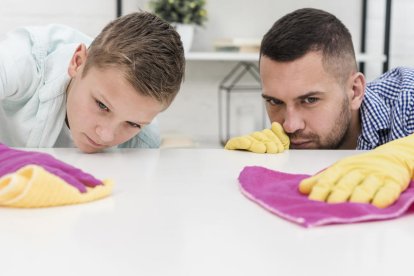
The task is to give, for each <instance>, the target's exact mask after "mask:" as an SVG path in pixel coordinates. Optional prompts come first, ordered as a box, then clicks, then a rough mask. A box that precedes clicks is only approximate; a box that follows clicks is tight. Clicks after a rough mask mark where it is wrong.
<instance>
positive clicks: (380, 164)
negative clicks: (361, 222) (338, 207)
mask: <svg viewBox="0 0 414 276" xmlns="http://www.w3.org/2000/svg"><path fill="white" fill-rule="evenodd" d="M413 177H414V134H411V135H409V136H407V137H405V138H401V139H398V140H394V141H392V142H389V143H387V144H384V145H382V146H380V147H377V148H376V149H374V150H372V151H370V152H366V153H363V154H360V155H356V156H351V157H348V158H345V159H343V160H340V161H338V162H337V163H335V164H334V165H333V166H331V167H329V168H327V169H326V170H324V171H322V172H320V173H318V174H316V175H314V176H312V177H310V178H307V179H304V180H303V181H302V182H301V183H300V184H299V191H300V192H301V193H303V194H308V195H309V198H310V199H313V200H318V201H326V202H329V203H339V202H345V201H350V202H360V203H371V204H373V205H375V206H377V207H379V208H385V207H387V206H389V205H391V204H393V203H394V202H395V201H396V200H397V199H398V198H399V196H400V194H401V193H402V192H403V191H404V190H405V189H407V187H408V185H409V183H410V181H411V180H412V179H413Z"/></svg>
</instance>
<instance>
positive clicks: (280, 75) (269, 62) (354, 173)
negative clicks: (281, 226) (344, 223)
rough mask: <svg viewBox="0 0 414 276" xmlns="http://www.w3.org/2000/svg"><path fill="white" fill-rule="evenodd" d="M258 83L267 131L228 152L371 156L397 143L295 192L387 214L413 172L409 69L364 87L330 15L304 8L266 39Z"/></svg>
mask: <svg viewBox="0 0 414 276" xmlns="http://www.w3.org/2000/svg"><path fill="white" fill-rule="evenodd" d="M260 76H261V79H262V88H263V94H262V96H263V99H264V100H265V102H266V109H267V113H268V116H269V118H270V120H271V122H272V129H271V130H263V131H261V132H255V133H252V134H250V135H246V136H242V137H235V138H232V139H230V140H229V141H228V143H227V144H226V149H244V150H249V151H253V152H258V153H259V152H261V153H264V152H268V153H277V152H282V151H284V150H285V149H288V148H291V149H365V150H369V149H374V148H376V147H378V146H380V145H383V144H386V143H388V142H390V141H392V140H396V139H397V140H396V141H395V142H393V143H390V144H386V145H384V146H382V147H380V148H378V149H377V150H374V151H373V152H369V153H366V154H363V155H360V156H355V157H350V158H348V159H345V160H342V161H339V162H338V163H337V164H335V165H334V166H332V167H331V168H328V169H327V170H325V171H324V172H322V173H320V174H318V175H316V176H314V177H312V178H309V179H307V180H304V181H302V183H301V184H300V186H299V189H300V191H301V192H302V193H305V194H310V198H311V199H316V200H324V201H325V200H326V201H328V202H343V201H347V200H350V201H354V202H371V203H372V204H374V205H376V206H378V207H386V206H389V205H390V204H392V203H393V202H394V201H395V200H396V199H397V198H398V196H399V194H400V193H401V192H402V191H403V190H405V189H406V188H407V187H408V183H409V182H410V180H411V179H412V177H413V172H414V151H413V148H414V135H412V133H413V132H414V70H412V69H408V68H396V69H394V70H391V71H390V72H388V73H386V74H384V75H382V76H381V77H380V78H379V79H377V80H375V81H373V82H371V83H369V84H367V85H366V82H365V77H364V75H363V74H362V73H360V72H358V69H357V64H356V60H355V53H354V49H353V44H352V39H351V35H350V33H349V31H348V30H347V28H346V27H345V26H344V25H343V24H342V22H340V21H339V20H338V19H337V18H336V17H335V16H334V15H332V14H330V13H327V12H325V11H322V10H317V9H311V8H306V9H300V10H297V11H294V12H292V13H290V14H287V15H286V16H284V17H282V18H281V19H279V20H278V21H277V22H276V23H275V24H274V25H273V26H272V28H271V29H270V30H269V31H268V32H267V33H266V34H265V36H264V38H263V41H262V44H261V49H260ZM406 136H408V137H407V138H403V137H406ZM399 138H402V139H399ZM400 176H403V177H400ZM357 187H358V188H357Z"/></svg>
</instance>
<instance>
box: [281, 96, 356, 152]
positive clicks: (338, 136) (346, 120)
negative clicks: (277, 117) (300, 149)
mask: <svg viewBox="0 0 414 276" xmlns="http://www.w3.org/2000/svg"><path fill="white" fill-rule="evenodd" d="M350 124H351V111H350V110H349V100H348V98H346V97H345V98H344V100H343V101H342V105H341V111H340V112H339V113H338V115H337V118H336V120H335V123H334V125H333V128H332V130H331V131H330V133H329V134H328V135H327V137H326V138H325V139H324V140H323V141H321V137H319V135H317V134H315V133H302V131H301V130H299V131H296V132H294V133H290V134H288V136H289V138H290V139H293V140H296V139H299V140H307V141H312V142H313V143H315V144H316V147H315V148H317V149H338V148H340V147H341V146H342V145H343V144H344V142H345V138H346V137H347V134H348V131H349V127H350Z"/></svg>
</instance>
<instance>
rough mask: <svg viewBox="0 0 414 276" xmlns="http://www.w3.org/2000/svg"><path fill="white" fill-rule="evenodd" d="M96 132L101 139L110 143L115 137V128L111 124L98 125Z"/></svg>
mask: <svg viewBox="0 0 414 276" xmlns="http://www.w3.org/2000/svg"><path fill="white" fill-rule="evenodd" d="M96 134H98V136H99V139H101V141H102V142H104V143H110V142H112V141H113V140H114V138H115V130H114V128H113V127H110V126H97V127H96Z"/></svg>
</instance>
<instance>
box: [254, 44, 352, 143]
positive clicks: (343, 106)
mask: <svg viewBox="0 0 414 276" xmlns="http://www.w3.org/2000/svg"><path fill="white" fill-rule="evenodd" d="M260 75H261V79H262V88H263V98H264V100H265V104H266V109H267V113H268V116H269V118H270V120H271V122H278V123H280V124H281V125H282V126H283V129H284V130H285V132H286V133H287V134H288V136H289V138H290V142H291V145H290V148H292V149H334V148H339V147H341V146H342V145H343V144H344V143H346V142H347V141H346V140H347V138H348V137H347V136H348V132H349V129H350V127H351V121H352V116H353V112H352V107H351V104H350V101H351V100H352V95H351V94H352V84H351V85H350V86H347V85H345V86H344V85H341V84H340V83H339V81H338V80H337V79H336V78H335V77H334V76H333V75H332V74H329V73H328V72H326V71H325V69H324V67H323V65H322V56H321V54H319V53H318V52H309V53H308V54H306V55H305V56H303V57H301V58H299V59H297V60H294V61H291V62H277V61H273V60H271V59H270V58H268V57H266V56H262V57H261V61H260ZM348 88H349V89H348ZM348 90H349V91H348ZM358 107H359V105H358Z"/></svg>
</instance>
